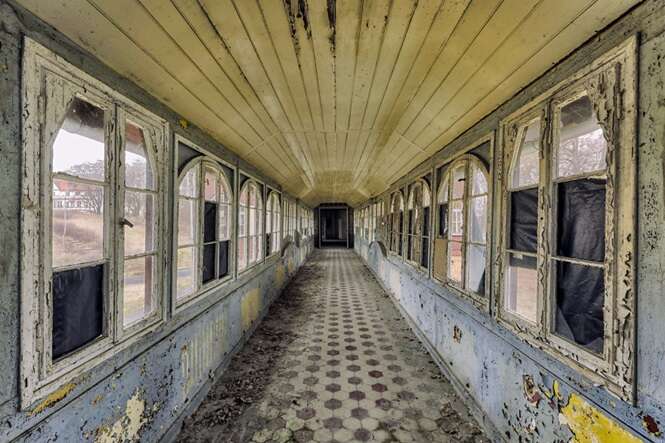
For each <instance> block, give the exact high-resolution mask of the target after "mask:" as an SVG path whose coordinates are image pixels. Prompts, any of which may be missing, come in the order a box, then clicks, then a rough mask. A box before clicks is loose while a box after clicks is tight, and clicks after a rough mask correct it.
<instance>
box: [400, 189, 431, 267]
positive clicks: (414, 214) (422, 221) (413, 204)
mask: <svg viewBox="0 0 665 443" xmlns="http://www.w3.org/2000/svg"><path fill="white" fill-rule="evenodd" d="M430 202H431V194H430V190H429V185H428V184H427V182H426V181H425V180H424V179H419V180H418V181H416V182H415V183H414V184H412V185H411V191H410V192H409V201H408V205H407V231H406V234H407V237H406V247H407V248H406V254H407V255H406V259H407V260H408V261H410V262H412V263H414V264H416V265H417V266H419V267H422V268H428V267H429V219H430V204H431V203H430Z"/></svg>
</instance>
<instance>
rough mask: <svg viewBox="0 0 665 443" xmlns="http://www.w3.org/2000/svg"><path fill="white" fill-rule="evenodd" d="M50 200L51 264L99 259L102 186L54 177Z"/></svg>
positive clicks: (102, 219)
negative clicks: (51, 201) (51, 200)
mask: <svg viewBox="0 0 665 443" xmlns="http://www.w3.org/2000/svg"><path fill="white" fill-rule="evenodd" d="M52 199H53V210H52V211H51V217H52V218H51V228H52V234H51V245H52V266H53V267H54V268H57V267H62V266H69V265H74V264H78V263H86V262H91V261H96V260H100V259H102V258H103V257H104V187H103V186H97V185H89V184H84V183H79V182H74V181H70V180H63V179H59V178H54V179H53V195H52Z"/></svg>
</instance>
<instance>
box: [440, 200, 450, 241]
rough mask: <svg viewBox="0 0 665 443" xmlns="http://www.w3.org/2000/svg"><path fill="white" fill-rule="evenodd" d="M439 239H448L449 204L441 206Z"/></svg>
mask: <svg viewBox="0 0 665 443" xmlns="http://www.w3.org/2000/svg"><path fill="white" fill-rule="evenodd" d="M439 237H441V238H447V237H448V204H447V203H445V204H441V205H439Z"/></svg>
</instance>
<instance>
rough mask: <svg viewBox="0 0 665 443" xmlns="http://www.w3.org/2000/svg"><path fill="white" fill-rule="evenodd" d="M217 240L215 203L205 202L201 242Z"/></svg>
mask: <svg viewBox="0 0 665 443" xmlns="http://www.w3.org/2000/svg"><path fill="white" fill-rule="evenodd" d="M215 240H217V203H213V202H205V206H204V214H203V241H204V242H206V243H208V242H213V241H215Z"/></svg>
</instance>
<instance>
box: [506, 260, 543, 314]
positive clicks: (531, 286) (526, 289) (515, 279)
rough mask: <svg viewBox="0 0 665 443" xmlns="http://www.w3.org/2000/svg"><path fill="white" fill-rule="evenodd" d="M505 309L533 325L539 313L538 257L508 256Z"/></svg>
mask: <svg viewBox="0 0 665 443" xmlns="http://www.w3.org/2000/svg"><path fill="white" fill-rule="evenodd" d="M508 260H509V262H508V266H507V268H506V286H505V298H504V309H506V311H508V312H511V313H513V314H516V315H518V316H520V317H522V318H524V319H526V320H529V321H531V322H533V323H535V322H536V320H537V318H536V317H537V312H538V273H537V271H536V257H531V256H526V255H516V254H508Z"/></svg>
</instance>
